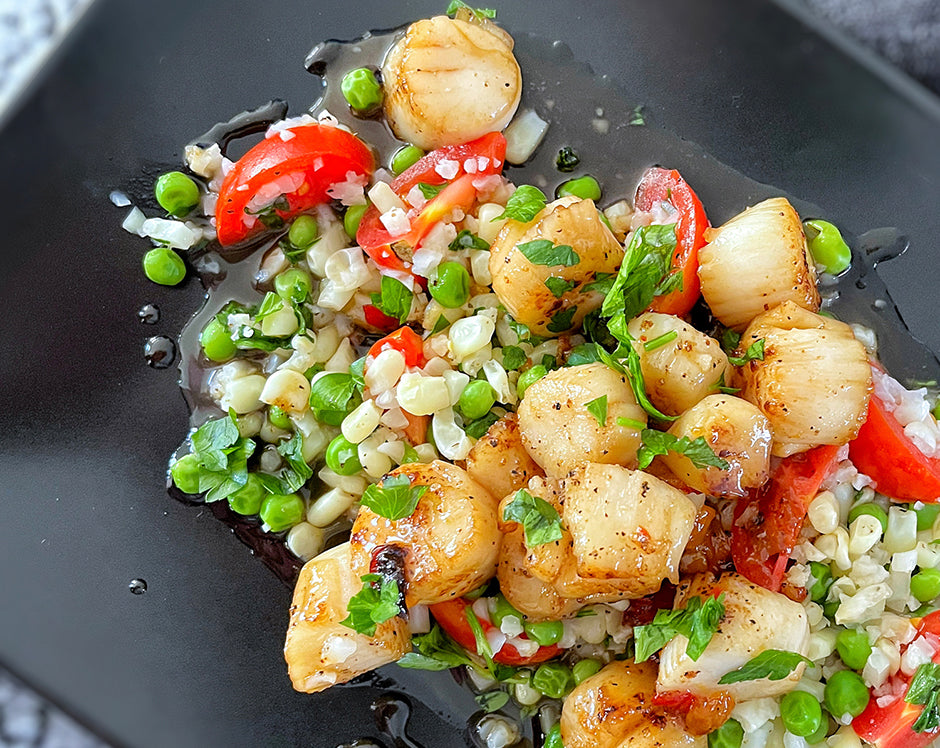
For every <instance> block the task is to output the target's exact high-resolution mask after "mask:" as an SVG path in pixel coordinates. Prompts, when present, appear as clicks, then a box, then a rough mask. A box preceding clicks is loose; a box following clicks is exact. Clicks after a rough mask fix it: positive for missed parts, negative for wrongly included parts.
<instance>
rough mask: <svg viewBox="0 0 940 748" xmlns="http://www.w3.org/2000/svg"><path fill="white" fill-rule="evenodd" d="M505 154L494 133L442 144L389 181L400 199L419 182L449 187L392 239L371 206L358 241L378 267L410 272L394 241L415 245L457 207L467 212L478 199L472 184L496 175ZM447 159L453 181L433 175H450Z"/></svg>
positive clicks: (499, 137)
mask: <svg viewBox="0 0 940 748" xmlns="http://www.w3.org/2000/svg"><path fill="white" fill-rule="evenodd" d="M505 156H506V138H504V137H503V135H502V133H498V132H493V133H489V134H488V135H484V136H483V137H481V138H477V139H476V140H472V141H470V142H469V143H463V144H461V145H449V146H444V147H443V148H438V149H437V150H436V151H431V152H430V153H429V154H427V155H426V156H424V157H423V158H421V159H420V160H419V161H418V162H417V163H415V164H414V165H413V166H411V167H410V168H408V169H406V170H405V171H403V172H402V173H401V174H399V175H398V176H397V177H396V178H395V179H394V180H392V184H391V187H392V190H393V191H394V192H395V194H396V195H398V196H399V197H401V198H404V197H405V196H406V195H407V194H408V193H409V192H410V191H411V189H412V188H413V187H415V185H418V184H422V183H423V184H429V185H432V186H438V185H441V184H444V183H445V182H448V181H450V182H451V183H450V184H449V185H448V186H447V187H445V188H444V189H443V190H441V192H440V193H438V194H437V195H436V196H435V197H434V198H432V199H431V200H429V201H428V203H427V204H426V205H425V206H424V208H422V210H421V213H420V214H419V215H418V216H417V217H415V218H414V219H413V220H412V224H411V231H410V232H408V233H407V234H406V235H404V236H401V237H396V238H393V237H392V236H391V235H390V234H389V233H388V231H387V230H386V229H385V226H383V225H382V221H381V219H380V217H379V211H378V209H377V208H376V207H375V206H369V209H368V210H367V211H366V212H365V213H364V214H363V216H362V220H361V221H360V222H359V229H358V231H357V232H356V243H357V244H358V245H359V246H360V247H362V249H363V250H364V251H365V253H366V254H367V255H369V257H371V258H372V260H373V261H374V262H375V263H376V264H377V265H378V266H379V267H380V268H387V269H389V270H399V271H405V272H408V270H407V268H406V267H405V264H404V262H402V260H401V259H400V258H399V257H398V255H396V254H395V252H394V251H393V250H392V248H391V244H392V242H393V241H402V242H405V243H407V244H409V245H411V246H412V247H417V246H418V244H419V243H420V242H421V240H422V239H423V238H424V237H425V236H426V235H427V232H428V231H430V230H431V228H432V227H433V226H434V224H435V223H437V222H438V221H440V220H441V219H442V218H443V217H445V216H446V215H447V214H448V213H450V212H451V211H452V210H454V209H455V208H460V209H461V210H463V211H465V212H466V211H468V210H469V209H470V208H471V207H473V201H474V200H475V199H476V188H475V187H474V186H473V182H474V181H475V180H476V179H477V178H478V177H480V176H486V175H488V174H499V173H500V172H501V171H502V168H503V161H504V159H505ZM448 161H453V162H454V165H451V169H455V170H456V173H455V175H454V176H453V177H452V178H451V180H448V179H445V177H444V176H442V175H441V174H440V172H439V171H437V169H438V168H440V169H441V171H444V172H445V173H449V172H448V171H447V169H445V168H443V167H444V166H446V164H444V162H448ZM471 164H472V167H471V171H468V170H467V166H470V165H471Z"/></svg>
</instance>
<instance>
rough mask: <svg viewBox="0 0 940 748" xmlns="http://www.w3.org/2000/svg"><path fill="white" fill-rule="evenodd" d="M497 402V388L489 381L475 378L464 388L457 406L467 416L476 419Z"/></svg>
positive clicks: (472, 419)
mask: <svg viewBox="0 0 940 748" xmlns="http://www.w3.org/2000/svg"><path fill="white" fill-rule="evenodd" d="M495 404H496V390H494V389H493V388H492V387H491V386H490V383H489V382H486V381H484V380H482V379H475V380H474V381H472V382H470V383H469V384H468V385H467V386H466V387H464V388H463V392H461V393H460V399H459V400H458V401H457V408H458V409H459V410H460V412H461V413H463V415H464V417H465V418H467V419H469V420H471V421H475V420H476V419H477V418H483V416H485V415H486V414H487V413H489V412H490V408H492V407H493V405H495Z"/></svg>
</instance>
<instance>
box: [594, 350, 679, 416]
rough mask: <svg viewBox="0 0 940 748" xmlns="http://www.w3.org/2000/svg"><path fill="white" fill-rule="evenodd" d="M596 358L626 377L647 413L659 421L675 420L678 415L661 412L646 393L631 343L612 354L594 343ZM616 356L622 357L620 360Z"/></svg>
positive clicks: (637, 399) (638, 361) (640, 368)
mask: <svg viewBox="0 0 940 748" xmlns="http://www.w3.org/2000/svg"><path fill="white" fill-rule="evenodd" d="M594 345H595V346H596V348H595V350H596V352H597V356H598V358H599V359H600V360H601V361H602V362H604V363H605V364H607V366H608V367H610V368H611V369H613V370H614V371H616V372H619V373H620V374H623V375H624V376H626V378H627V382H629V383H630V389H631V390H633V395H634V397H636V401H637V402H638V403H639V404H640V406H641V407H642V408H643V410H645V411H646V412H647V413H648V414H649V415H651V416H653V417H654V418H658V419H659V420H661V421H675V420H676V418H677V417H678V416H667V415H666V414H665V413H663V412H661V411H660V410H659V409H658V408H657V407H656V406H655V405H653V403H652V401H651V400H650V399H649V396H648V395H647V394H646V383H645V382H644V381H643V369H642V367H641V366H640V355H639V354H638V353H637V352H636V351H635V350H634V348H633V346H632V345H629V344H628V345H621V346H620V347H619V348H617V350H616V351H614V353H613V354H611V353H608V352H607V351H606V350H605V349H604V347H603V346H601V345H600V344H598V343H595V344H594ZM618 357H623V359H622V361H621V360H620V358H618Z"/></svg>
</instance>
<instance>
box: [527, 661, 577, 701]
mask: <svg viewBox="0 0 940 748" xmlns="http://www.w3.org/2000/svg"><path fill="white" fill-rule="evenodd" d="M573 687H574V677H573V676H572V675H571V668H569V667H568V666H567V665H562V664H561V663H560V662H545V663H543V664H541V665H539V667H538V669H537V670H536V671H535V672H534V673H533V674H532V688H534V689H535V690H536V691H538V692H539V693H541V694H545V695H546V696H548V698H550V699H560V698H561V697H562V696H564V695H565V694H566V693H568V691H570V690H571V689H572V688H573Z"/></svg>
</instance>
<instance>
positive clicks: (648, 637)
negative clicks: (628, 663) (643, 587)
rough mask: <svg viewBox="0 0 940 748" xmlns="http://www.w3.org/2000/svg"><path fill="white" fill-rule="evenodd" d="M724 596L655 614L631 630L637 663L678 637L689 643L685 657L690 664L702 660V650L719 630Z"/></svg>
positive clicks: (696, 601) (723, 612)
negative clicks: (642, 624) (648, 622)
mask: <svg viewBox="0 0 940 748" xmlns="http://www.w3.org/2000/svg"><path fill="white" fill-rule="evenodd" d="M724 598H725V596H724V593H722V594H721V595H720V596H719V597H718V598H714V597H708V598H706V600H705V602H704V603H703V602H702V600H701V598H699V597H697V596H696V597H693V598H691V599H690V600H689V601H688V602H687V603H686V606H685V607H684V608H678V609H676V610H660V611H657V613H656V617H655V618H653V622H652V623H650V624H647V625H645V626H637V627H636V628H634V629H633V638H634V640H635V642H636V661H637V662H643V661H645V660H648V659H649V658H650V657H651V656H652V655H654V654H655V653H656V652H658V651H659V650H660V649H662V648H663V647H665V646H666V644H668V643H669V642H670V641H672V639H674V638H675V637H676V636H677V635H679V634H682V635H683V636H685V637H686V638H687V639H688V640H689V643H688V645H687V647H686V654H687V655H688V656H689V658H690V659H691V660H693V661H694V660H697V659H698V658H699V657H701V655H702V652H704V651H705V647H707V646H708V643H709V642H710V641H711V640H712V637H713V636H714V635H715V632H716V631H717V630H718V624H719V623H720V622H721V619H722V618H723V617H724V615H725V606H724Z"/></svg>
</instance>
